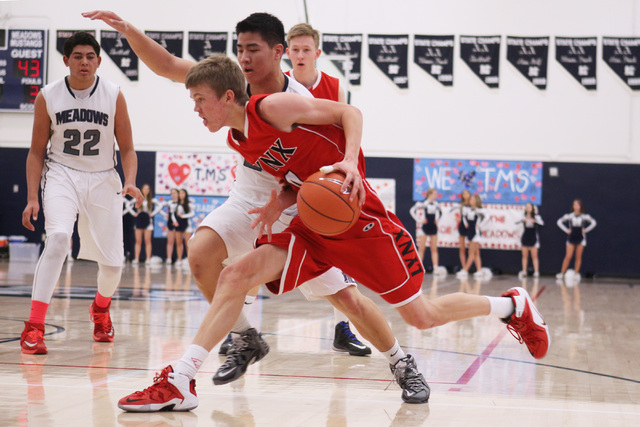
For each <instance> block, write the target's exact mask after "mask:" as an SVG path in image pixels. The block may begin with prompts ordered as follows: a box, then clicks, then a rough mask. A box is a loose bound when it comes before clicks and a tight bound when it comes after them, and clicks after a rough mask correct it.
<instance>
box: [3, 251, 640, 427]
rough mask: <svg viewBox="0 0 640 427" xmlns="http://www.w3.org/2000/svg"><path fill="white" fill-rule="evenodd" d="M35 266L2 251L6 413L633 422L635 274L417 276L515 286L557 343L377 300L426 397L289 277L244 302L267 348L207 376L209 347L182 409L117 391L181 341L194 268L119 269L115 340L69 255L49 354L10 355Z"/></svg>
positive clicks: (69, 419)
mask: <svg viewBox="0 0 640 427" xmlns="http://www.w3.org/2000/svg"><path fill="white" fill-rule="evenodd" d="M33 269H34V264H32V263H20V262H11V263H9V262H7V261H0V426H147V425H153V426H216V425H219V426H420V425H427V426H429V425H432V426H507V425H515V426H518V427H525V426H638V425H640V335H639V333H638V328H639V326H640V309H639V308H640V286H639V285H640V281H639V280H613V279H611V280H608V279H605V278H598V279H597V280H584V279H583V281H582V282H581V283H579V284H578V285H575V286H569V287H568V286H566V285H565V284H559V283H556V281H555V278H549V277H543V278H541V279H540V280H536V281H534V280H533V279H528V280H526V281H524V282H521V281H519V280H517V279H516V278H515V277H514V276H498V277H494V278H493V279H492V280H490V281H488V282H477V281H474V280H473V279H472V278H471V279H470V280H469V281H460V280H458V279H456V278H455V277H454V276H452V275H449V276H447V277H446V278H444V279H440V280H437V281H436V280H434V279H433V277H432V276H430V275H428V276H426V277H425V283H424V287H423V289H424V292H425V293H426V294H427V295H431V296H434V295H443V294H446V293H450V292H454V291H458V290H461V291H464V292H470V293H479V294H486V295H500V294H501V293H502V292H503V291H505V290H506V289H508V288H510V287H512V286H525V287H526V288H527V289H528V290H529V292H530V293H531V295H532V296H533V297H535V296H536V295H537V296H538V300H537V306H538V308H539V309H540V311H541V312H542V314H543V315H544V316H545V320H546V321H547V323H548V324H549V326H550V329H551V334H552V338H553V342H552V347H551V350H550V352H549V354H548V355H547V357H546V358H544V359H542V360H540V361H536V360H534V359H533V358H532V357H531V356H530V355H529V353H528V352H527V351H526V348H525V347H524V346H523V345H520V344H519V343H518V342H517V341H516V340H515V339H514V338H512V337H511V335H510V334H509V333H508V331H507V330H506V328H505V326H504V325H503V324H502V323H501V322H499V321H498V320H497V319H495V318H490V317H486V318H476V319H472V320H468V321H463V322H458V323H453V324H449V325H445V326H442V327H439V328H436V329H432V330H429V331H418V330H416V329H414V328H411V327H409V326H407V325H406V324H405V323H404V322H403V321H402V320H401V318H400V316H399V315H398V314H397V313H396V312H395V310H393V309H392V308H391V307H389V306H388V305H387V304H386V303H384V302H383V301H382V300H381V299H380V298H379V297H377V296H376V295H374V294H372V293H371V292H370V291H368V290H367V289H366V288H363V287H360V290H361V291H362V292H363V293H364V294H365V295H367V296H369V297H371V298H372V299H373V300H374V301H376V302H377V303H379V305H380V307H381V308H382V309H383V311H384V313H385V315H386V316H387V319H388V320H389V322H390V324H391V326H392V328H393V330H394V332H395V334H396V336H397V338H398V340H399V342H400V343H401V345H402V346H403V347H404V349H405V351H406V352H407V353H410V354H412V355H413V356H414V357H415V358H416V361H417V362H418V366H419V368H420V369H421V371H422V372H423V374H424V376H425V378H426V379H427V381H428V383H429V384H430V386H431V399H430V403H429V404H426V405H409V404H404V403H402V400H401V398H400V394H401V391H400V388H399V387H398V386H397V385H396V384H395V383H393V382H392V381H391V374H390V371H389V368H388V365H387V363H386V361H385V359H384V358H383V357H382V356H381V355H380V354H379V353H377V352H376V351H375V350H374V351H373V355H372V356H370V357H353V356H348V355H344V354H338V353H336V352H334V351H332V350H331V344H332V339H333V328H334V319H333V310H332V309H331V307H330V306H329V304H328V303H326V302H322V301H320V302H313V303H309V302H306V301H305V300H304V298H303V297H302V295H301V294H300V293H299V292H298V291H294V292H291V293H289V294H286V295H283V296H279V297H275V296H273V295H270V294H269V293H268V292H267V291H265V292H264V293H262V294H261V295H262V296H263V297H264V298H260V299H258V300H257V301H256V303H255V304H254V308H253V312H252V318H251V320H252V322H253V323H254V324H255V325H257V326H258V327H259V329H260V330H261V331H262V332H263V333H264V334H265V336H266V340H267V341H268V343H269V344H270V346H271V352H270V353H269V355H268V356H267V357H266V358H265V359H264V360H262V361H261V362H259V363H257V364H255V365H252V366H251V367H250V368H249V370H248V371H247V374H246V375H245V376H244V377H243V378H241V379H240V380H238V381H236V382H233V383H231V384H227V385H224V386H214V385H213V383H212V381H211V377H212V375H213V373H214V372H215V371H216V370H217V368H218V367H219V365H220V363H221V361H222V359H220V358H219V357H218V355H217V348H216V349H214V351H213V352H212V353H211V355H210V357H209V358H208V359H207V361H206V362H205V364H204V365H203V366H202V369H201V370H200V372H199V373H198V375H197V376H196V381H197V392H198V396H199V398H200V406H199V407H198V408H197V409H195V410H194V411H192V412H187V413H156V414H133V413H125V412H122V411H121V410H120V409H118V407H117V405H116V403H117V401H118V399H120V398H121V397H123V396H125V395H127V394H129V393H131V392H133V391H136V390H140V389H143V388H145V387H148V386H149V385H151V383H152V378H153V376H154V373H155V372H157V371H159V370H161V369H162V368H163V367H164V366H166V365H167V364H169V363H171V362H172V361H175V360H177V359H178V358H179V357H180V356H181V355H182V353H183V351H184V349H185V348H186V347H187V345H188V344H190V342H191V339H192V337H193V335H194V334H195V332H196V330H197V328H198V325H199V322H200V320H201V319H202V317H203V315H204V313H205V311H206V308H207V304H206V302H205V301H204V300H203V299H202V298H201V296H200V294H199V292H198V289H197V287H196V286H195V283H194V282H193V279H192V277H191V275H190V273H189V272H188V271H184V270H178V269H176V268H166V267H165V266H162V265H161V266H153V267H145V266H144V265H141V266H139V267H133V266H131V265H127V266H126V267H125V268H124V272H123V277H122V282H121V286H120V289H119V291H118V293H117V294H116V297H115V298H114V301H113V303H112V318H113V321H114V326H115V331H116V340H115V342H114V343H108V344H106V343H96V342H94V341H93V340H92V338H91V331H92V324H91V322H90V320H89V314H88V307H89V304H90V300H91V298H93V295H94V293H95V274H96V271H97V267H96V265H95V264H93V263H89V262H82V261H76V262H75V263H71V264H66V265H65V267H64V268H63V272H62V275H61V278H60V284H59V286H58V288H57V290H56V293H55V297H54V299H53V301H52V303H51V306H50V308H49V312H48V316H47V330H46V339H47V341H46V343H47V346H48V348H49V354H47V355H41V356H35V355H32V356H28V355H23V354H21V353H20V348H19V336H20V332H21V331H22V328H23V320H26V319H27V317H28V314H29V304H30V294H31V282H32V278H33Z"/></svg>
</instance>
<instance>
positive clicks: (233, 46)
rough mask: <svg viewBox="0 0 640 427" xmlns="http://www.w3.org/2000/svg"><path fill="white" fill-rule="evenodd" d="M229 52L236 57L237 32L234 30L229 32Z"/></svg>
mask: <svg viewBox="0 0 640 427" xmlns="http://www.w3.org/2000/svg"><path fill="white" fill-rule="evenodd" d="M231 52H233V54H234V55H235V56H236V58H237V57H238V33H236V32H235V31H234V32H233V33H231ZM283 56H284V55H283Z"/></svg>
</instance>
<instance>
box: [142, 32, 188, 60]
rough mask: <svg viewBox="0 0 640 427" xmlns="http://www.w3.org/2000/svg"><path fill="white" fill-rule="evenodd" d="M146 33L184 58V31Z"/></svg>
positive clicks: (170, 51)
mask: <svg viewBox="0 0 640 427" xmlns="http://www.w3.org/2000/svg"><path fill="white" fill-rule="evenodd" d="M144 33H145V34H146V35H147V36H148V37H149V38H151V39H152V40H154V41H155V42H156V43H158V44H159V45H160V46H162V47H163V48H165V49H167V51H169V53H170V54H172V55H173V56H177V57H178V58H182V41H183V40H184V33H183V32H182V31H145V32H144Z"/></svg>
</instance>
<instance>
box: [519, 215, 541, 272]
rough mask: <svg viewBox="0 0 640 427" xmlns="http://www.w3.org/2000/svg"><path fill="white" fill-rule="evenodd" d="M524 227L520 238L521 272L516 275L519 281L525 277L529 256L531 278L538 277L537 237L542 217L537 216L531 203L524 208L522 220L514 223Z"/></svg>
mask: <svg viewBox="0 0 640 427" xmlns="http://www.w3.org/2000/svg"><path fill="white" fill-rule="evenodd" d="M516 224H522V225H523V226H524V233H522V237H521V238H520V243H521V246H522V271H520V273H518V278H519V279H524V278H525V277H527V264H528V262H529V254H531V263H532V264H533V277H540V263H539V261H538V248H539V247H540V240H539V237H538V227H541V226H543V225H544V221H542V217H541V216H540V215H538V211H537V209H536V207H535V206H533V204H532V203H527V204H526V205H525V207H524V216H523V218H522V219H521V220H520V221H518V222H516Z"/></svg>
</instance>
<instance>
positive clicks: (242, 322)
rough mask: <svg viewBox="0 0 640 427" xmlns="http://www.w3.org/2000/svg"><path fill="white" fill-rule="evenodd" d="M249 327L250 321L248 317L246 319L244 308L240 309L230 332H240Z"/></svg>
mask: <svg viewBox="0 0 640 427" xmlns="http://www.w3.org/2000/svg"><path fill="white" fill-rule="evenodd" d="M245 307H246V306H245ZM250 328H251V323H249V319H247V316H246V315H245V313H244V310H242V311H241V312H240V316H238V320H236V323H235V324H234V325H233V328H231V332H238V333H240V332H244V331H246V330H248V329H250Z"/></svg>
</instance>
